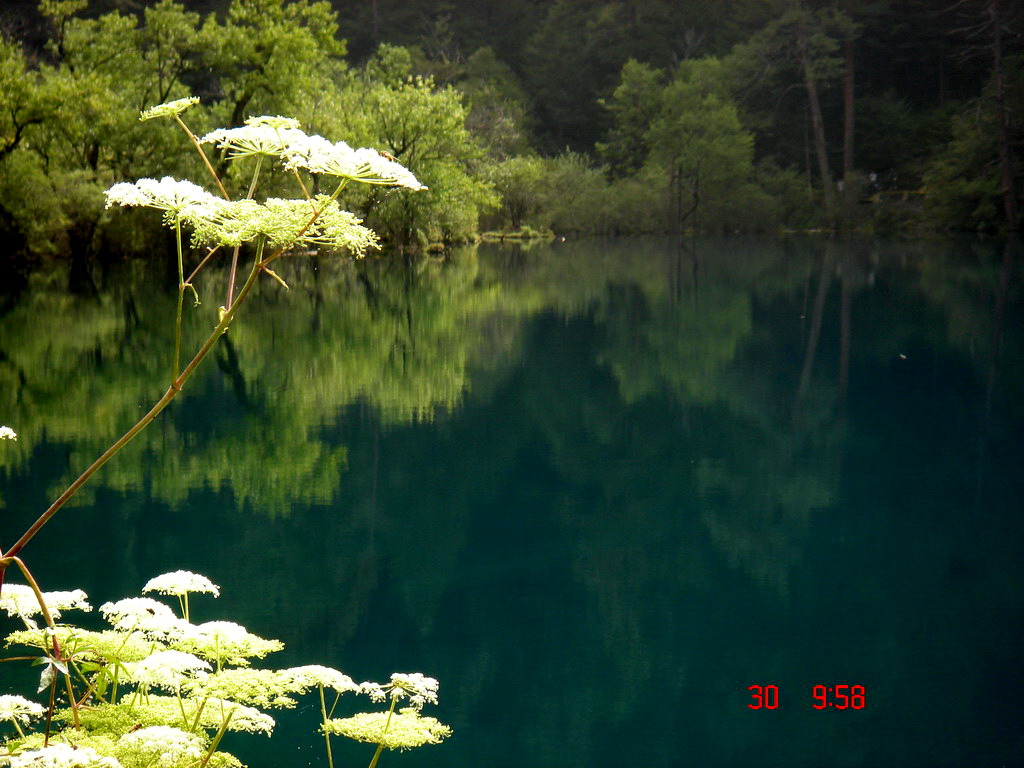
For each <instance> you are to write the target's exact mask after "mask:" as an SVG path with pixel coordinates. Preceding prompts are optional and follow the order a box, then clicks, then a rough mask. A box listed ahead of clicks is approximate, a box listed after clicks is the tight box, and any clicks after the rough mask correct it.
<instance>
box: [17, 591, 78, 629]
mask: <svg viewBox="0 0 1024 768" xmlns="http://www.w3.org/2000/svg"><path fill="white" fill-rule="evenodd" d="M87 597H88V596H87V595H86V594H85V592H83V591H82V590H80V589H75V590H72V591H70V592H43V602H45V603H46V607H47V609H48V610H49V611H50V616H51V617H52V618H54V619H58V618H60V612H61V611H66V610H70V609H72V608H77V609H79V610H82V611H91V610H92V606H91V605H89V603H88V601H87ZM0 609H3V610H5V611H7V615H8V616H17V617H18V618H19V619H22V620H24V621H29V617H31V616H35V615H36V614H41V613H42V612H43V609H42V608H40V607H39V600H38V599H37V598H36V593H35V592H33V591H32V587H29V586H27V585H25V584H4V586H3V591H2V592H0ZM33 626H34V624H33Z"/></svg>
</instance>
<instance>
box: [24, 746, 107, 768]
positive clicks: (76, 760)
mask: <svg viewBox="0 0 1024 768" xmlns="http://www.w3.org/2000/svg"><path fill="white" fill-rule="evenodd" d="M5 759H6V760H7V761H8V762H7V763H6V764H5V765H7V766H9V767H10V768H122V766H121V763H119V762H118V761H117V760H116V759H115V758H113V757H102V756H100V754H99V753H98V752H96V750H95V749H92V748H91V747H73V746H71V745H70V744H60V743H55V744H50V745H49V746H48V747H40V748H39V749H31V750H26V751H25V752H21V753H20V754H17V755H14V756H12V757H9V758H5Z"/></svg>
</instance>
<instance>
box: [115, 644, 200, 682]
mask: <svg viewBox="0 0 1024 768" xmlns="http://www.w3.org/2000/svg"><path fill="white" fill-rule="evenodd" d="M210 669H212V667H210V665H209V663H208V662H205V661H203V660H202V659H200V658H199V657H198V656H195V655H193V654H191V653H185V652H183V651H157V652H156V653H153V654H151V655H149V656H147V657H146V658H145V659H143V660H142V661H138V662H134V663H128V664H125V670H126V671H127V674H128V679H129V680H131V681H132V682H133V683H136V684H137V685H141V686H146V687H154V688H166V689H168V690H171V691H178V690H180V689H181V686H182V684H184V683H185V681H186V680H189V679H190V678H192V677H194V676H195V674H196V673H197V672H199V671H201V670H204V671H209V670H210Z"/></svg>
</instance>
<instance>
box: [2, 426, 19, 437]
mask: <svg viewBox="0 0 1024 768" xmlns="http://www.w3.org/2000/svg"><path fill="white" fill-rule="evenodd" d="M17 439H18V433H17V432H15V431H14V430H13V429H11V428H10V427H0V440H17Z"/></svg>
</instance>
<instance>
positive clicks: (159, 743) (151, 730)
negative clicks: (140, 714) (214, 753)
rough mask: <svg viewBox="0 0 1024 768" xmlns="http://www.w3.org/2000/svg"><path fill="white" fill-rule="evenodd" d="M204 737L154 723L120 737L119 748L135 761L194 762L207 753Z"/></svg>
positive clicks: (163, 765) (165, 765) (165, 766)
mask: <svg viewBox="0 0 1024 768" xmlns="http://www.w3.org/2000/svg"><path fill="white" fill-rule="evenodd" d="M205 751H206V750H205V749H204V745H203V739H202V738H201V737H199V736H197V735H196V734H194V733H188V732H186V731H183V730H181V729H180V728H173V727H171V726H169V725H151V726H149V727H148V728H140V729H139V730H137V731H132V732H131V733H126V734H125V735H124V736H122V737H121V738H120V739H118V740H117V752H118V754H120V755H121V757H122V758H124V759H125V760H126V761H128V762H131V763H132V764H138V765H146V766H160V768H176V767H177V766H186V765H194V764H195V763H196V762H197V761H199V760H201V759H202V758H203V754H204V753H205Z"/></svg>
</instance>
